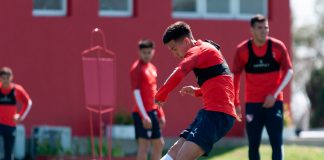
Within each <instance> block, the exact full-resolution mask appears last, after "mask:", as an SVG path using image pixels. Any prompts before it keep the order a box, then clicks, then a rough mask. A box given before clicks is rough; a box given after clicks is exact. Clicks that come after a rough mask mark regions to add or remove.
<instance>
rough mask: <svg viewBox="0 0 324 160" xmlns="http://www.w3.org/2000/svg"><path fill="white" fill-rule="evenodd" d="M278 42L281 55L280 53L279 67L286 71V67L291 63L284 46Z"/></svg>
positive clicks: (289, 67) (290, 65) (288, 67)
mask: <svg viewBox="0 0 324 160" xmlns="http://www.w3.org/2000/svg"><path fill="white" fill-rule="evenodd" d="M280 44H281V55H282V57H281V61H280V65H281V69H282V70H283V71H287V70H288V69H291V68H292V63H291V60H290V56H289V53H288V50H287V48H286V46H285V45H284V44H283V43H280Z"/></svg>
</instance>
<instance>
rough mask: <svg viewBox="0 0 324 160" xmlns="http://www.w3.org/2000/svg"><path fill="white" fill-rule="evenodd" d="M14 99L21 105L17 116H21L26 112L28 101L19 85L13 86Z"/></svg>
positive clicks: (28, 98) (26, 95) (27, 96)
mask: <svg viewBox="0 0 324 160" xmlns="http://www.w3.org/2000/svg"><path fill="white" fill-rule="evenodd" d="M15 89H16V90H15V91H16V98H17V100H18V101H20V102H21V103H22V108H21V110H20V112H19V115H23V114H24V113H25V112H26V109H27V106H28V101H29V100H30V97H29V95H28V94H27V92H26V91H25V89H24V88H23V87H22V86H20V85H15Z"/></svg>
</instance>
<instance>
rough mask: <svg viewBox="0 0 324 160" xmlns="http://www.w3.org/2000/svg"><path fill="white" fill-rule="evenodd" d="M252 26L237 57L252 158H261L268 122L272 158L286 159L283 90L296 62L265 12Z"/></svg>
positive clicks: (236, 73) (237, 85) (236, 75)
mask: <svg viewBox="0 0 324 160" xmlns="http://www.w3.org/2000/svg"><path fill="white" fill-rule="evenodd" d="M250 28H251V33H252V38H251V39H248V40H245V41H243V42H242V43H240V44H239V45H238V47H237V51H236V54H235V57H234V63H233V70H232V72H233V73H234V85H235V106H236V108H237V112H238V113H240V111H241V107H240V101H239V89H240V75H241V73H242V72H243V70H244V71H245V73H246V74H245V82H246V87H245V98H246V99H245V101H246V106H245V107H246V108H245V109H246V131H247V135H248V141H249V159H250V160H260V153H259V146H260V141H261V135H262V130H263V127H264V126H265V127H266V129H267V132H268V135H269V140H270V144H271V147H272V159H273V160H282V159H283V142H282V132H283V93H282V90H283V89H284V88H285V86H286V85H287V84H288V82H289V81H290V80H291V78H292V74H293V70H292V64H291V61H290V58H289V54H288V51H287V48H286V46H285V45H284V43H283V42H281V41H280V40H278V39H275V38H273V37H269V36H268V34H269V24H268V20H267V19H266V18H265V17H264V16H262V15H256V16H254V17H252V18H251V21H250ZM240 114H241V113H240Z"/></svg>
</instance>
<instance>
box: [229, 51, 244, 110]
mask: <svg viewBox="0 0 324 160" xmlns="http://www.w3.org/2000/svg"><path fill="white" fill-rule="evenodd" d="M244 54H245V53H242V49H241V48H239V49H237V51H236V53H235V56H234V61H233V66H232V73H233V75H234V94H235V98H234V105H235V107H240V85H241V81H240V80H241V74H242V72H243V70H244V66H245V63H246V62H245V59H246V57H244Z"/></svg>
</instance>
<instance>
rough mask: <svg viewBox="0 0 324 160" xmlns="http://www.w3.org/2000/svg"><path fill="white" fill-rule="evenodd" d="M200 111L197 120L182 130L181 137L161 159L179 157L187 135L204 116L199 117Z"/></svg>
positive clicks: (170, 159) (167, 159)
mask: <svg viewBox="0 0 324 160" xmlns="http://www.w3.org/2000/svg"><path fill="white" fill-rule="evenodd" d="M199 113H200V112H198V114H197V116H196V118H195V120H194V121H193V122H192V123H191V124H190V125H189V127H188V128H187V129H185V130H183V131H182V132H181V134H180V139H179V140H178V141H177V142H176V143H174V144H173V146H172V147H171V148H170V149H169V151H168V153H167V154H166V155H164V156H163V157H162V159H161V160H173V159H175V158H176V157H177V154H178V152H179V151H180V149H181V147H182V145H183V144H184V142H185V141H186V139H187V137H188V136H189V135H190V132H191V131H192V129H193V128H195V127H196V125H197V123H200V121H201V119H202V118H201V117H199Z"/></svg>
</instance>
